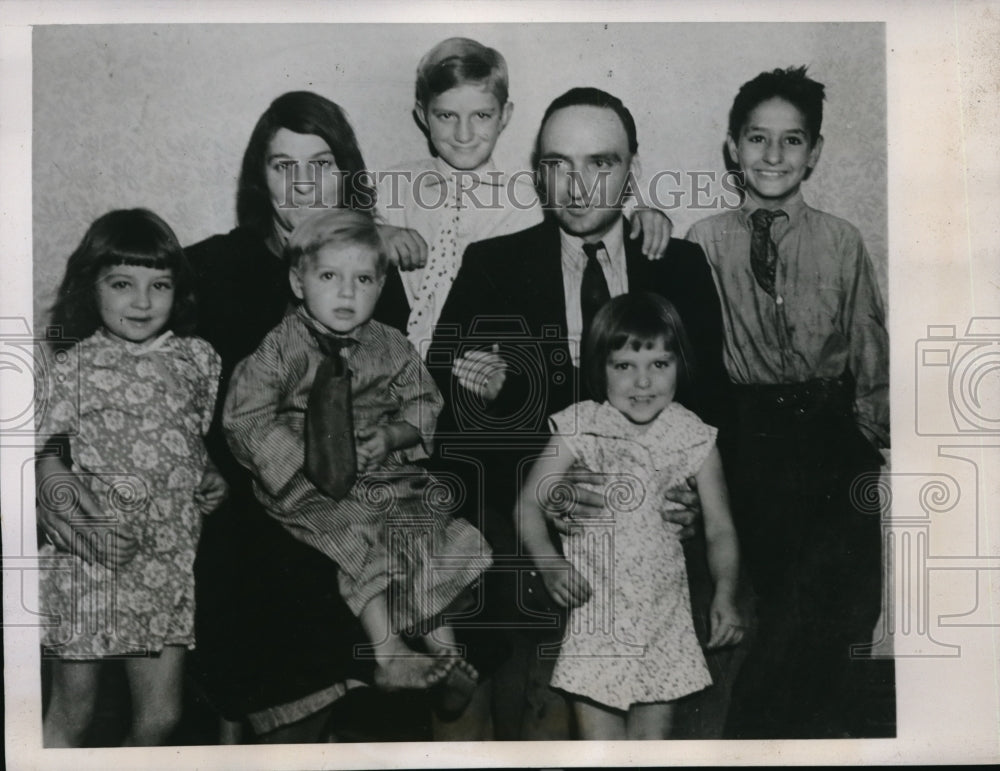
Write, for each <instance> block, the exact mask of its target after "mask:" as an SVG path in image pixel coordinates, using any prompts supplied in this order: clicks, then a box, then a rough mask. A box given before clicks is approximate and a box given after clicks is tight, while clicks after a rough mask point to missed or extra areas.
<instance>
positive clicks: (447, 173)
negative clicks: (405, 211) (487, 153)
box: [420, 157, 507, 190]
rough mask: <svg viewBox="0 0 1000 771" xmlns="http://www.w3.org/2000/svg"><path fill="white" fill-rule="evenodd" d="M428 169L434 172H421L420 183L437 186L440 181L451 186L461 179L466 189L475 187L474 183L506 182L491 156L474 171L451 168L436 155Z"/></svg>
mask: <svg viewBox="0 0 1000 771" xmlns="http://www.w3.org/2000/svg"><path fill="white" fill-rule="evenodd" d="M430 171H431V172H435V173H431V174H422V175H421V176H420V184H421V185H427V186H433V187H437V186H438V185H440V184H442V183H447V184H448V185H449V187H452V188H453V187H454V186H455V182H456V180H457V179H461V180H462V185H463V188H464V189H466V190H468V189H469V188H470V187H475V186H476V185H492V186H494V187H502V186H503V185H505V184H506V182H507V177H506V175H505V174H504V173H503V172H501V171H500V170H499V169H498V168H497V166H496V164H495V163H494V162H493V158H492V157H491V158H490V159H489V160H488V161H487V162H486V163H485V165H483V166H482V167H481V168H479V169H476V170H475V171H463V170H461V169H453V168H452V167H451V166H449V165H448V164H447V163H445V162H444V160H442V159H441V158H440V157H438V158H434V159H433V160H432V161H431V167H430Z"/></svg>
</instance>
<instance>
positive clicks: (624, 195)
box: [618, 154, 642, 204]
mask: <svg viewBox="0 0 1000 771" xmlns="http://www.w3.org/2000/svg"><path fill="white" fill-rule="evenodd" d="M640 174H642V164H641V163H640V162H639V156H638V154H636V155H633V156H632V158H631V159H630V160H629V162H628V176H627V177H625V186H624V187H623V188H622V192H621V195H620V196H619V199H618V202H619V204H623V203H624V202H625V201H626V200H628V199H629V198H637V196H636V186H637V185H638V184H639V175H640ZM638 198H641V195H640V196H638ZM638 198H637V200H638Z"/></svg>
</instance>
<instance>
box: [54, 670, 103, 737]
mask: <svg viewBox="0 0 1000 771" xmlns="http://www.w3.org/2000/svg"><path fill="white" fill-rule="evenodd" d="M100 670H101V662H99V661H65V660H59V661H53V662H52V690H51V692H50V696H49V708H48V711H46V713H45V718H44V720H42V746H43V747H79V746H80V745H81V744H82V743H83V737H84V734H85V733H86V732H87V728H88V727H89V726H90V721H91V719H92V718H93V715H94V704H95V702H96V700H97V676H98V675H99V674H100Z"/></svg>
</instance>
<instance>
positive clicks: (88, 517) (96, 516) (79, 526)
mask: <svg viewBox="0 0 1000 771" xmlns="http://www.w3.org/2000/svg"><path fill="white" fill-rule="evenodd" d="M35 484H36V486H37V489H38V495H37V496H36V503H37V506H36V508H35V515H36V518H37V520H38V526H39V527H40V528H41V530H42V532H43V533H44V534H45V538H46V540H48V542H49V543H51V544H52V545H53V546H55V547H56V548H57V549H59V550H61V551H65V552H73V553H74V554H76V555H77V556H79V557H80V558H81V559H83V560H84V561H85V562H90V563H94V562H97V563H100V564H101V565H104V566H105V567H108V568H111V569H112V570H115V569H117V568H120V567H121V566H123V565H125V564H127V563H128V562H130V561H131V560H132V559H133V558H134V557H135V555H136V552H137V551H138V550H139V543H138V541H137V540H136V539H135V536H133V535H132V534H130V533H128V532H125V531H123V530H121V529H120V528H116V529H115V530H114V531H113V532H112V533H111V534H110V538H109V537H108V535H107V533H106V531H107V527H106V526H104V527H102V528H101V530H102V533H101V536H102V537H100V538H88V537H86V536H87V535H88V533H89V529H88V527H87V524H86V523H87V522H88V521H95V520H106V517H105V516H104V513H103V512H102V511H101V508H100V506H99V505H98V503H97V500H96V499H95V498H94V496H93V495H92V494H91V492H90V490H89V489H88V488H87V486H86V485H84V484H83V482H81V481H80V479H79V478H78V477H77V476H76V474H74V473H73V472H71V471H70V470H69V469H68V468H66V464H64V463H63V462H62V461H61V460H59V458H55V457H49V458H39V459H38V462H37V463H36V465H35ZM57 488H58V489H57ZM75 535H81V536H83V537H82V538H75V537H74V536H75Z"/></svg>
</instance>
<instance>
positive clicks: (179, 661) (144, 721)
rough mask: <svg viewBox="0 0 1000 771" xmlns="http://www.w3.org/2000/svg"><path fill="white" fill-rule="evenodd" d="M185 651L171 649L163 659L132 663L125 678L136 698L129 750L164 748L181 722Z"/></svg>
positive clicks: (165, 650) (176, 647) (127, 741)
mask: <svg viewBox="0 0 1000 771" xmlns="http://www.w3.org/2000/svg"><path fill="white" fill-rule="evenodd" d="M184 652H185V651H184V647H183V646H182V645H167V646H165V647H164V648H163V650H162V651H161V652H160V655H159V656H150V657H148V658H143V659H129V660H127V661H126V662H125V674H126V675H127V677H128V687H129V691H130V693H131V694H132V727H131V729H130V730H129V732H128V736H126V737H125V741H124V745H125V746H126V747H154V746H157V745H160V744H164V743H165V742H166V741H167V739H168V738H170V734H171V733H172V732H173V730H174V728H176V727H177V723H179V722H180V719H181V695H182V693H183V687H184Z"/></svg>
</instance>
